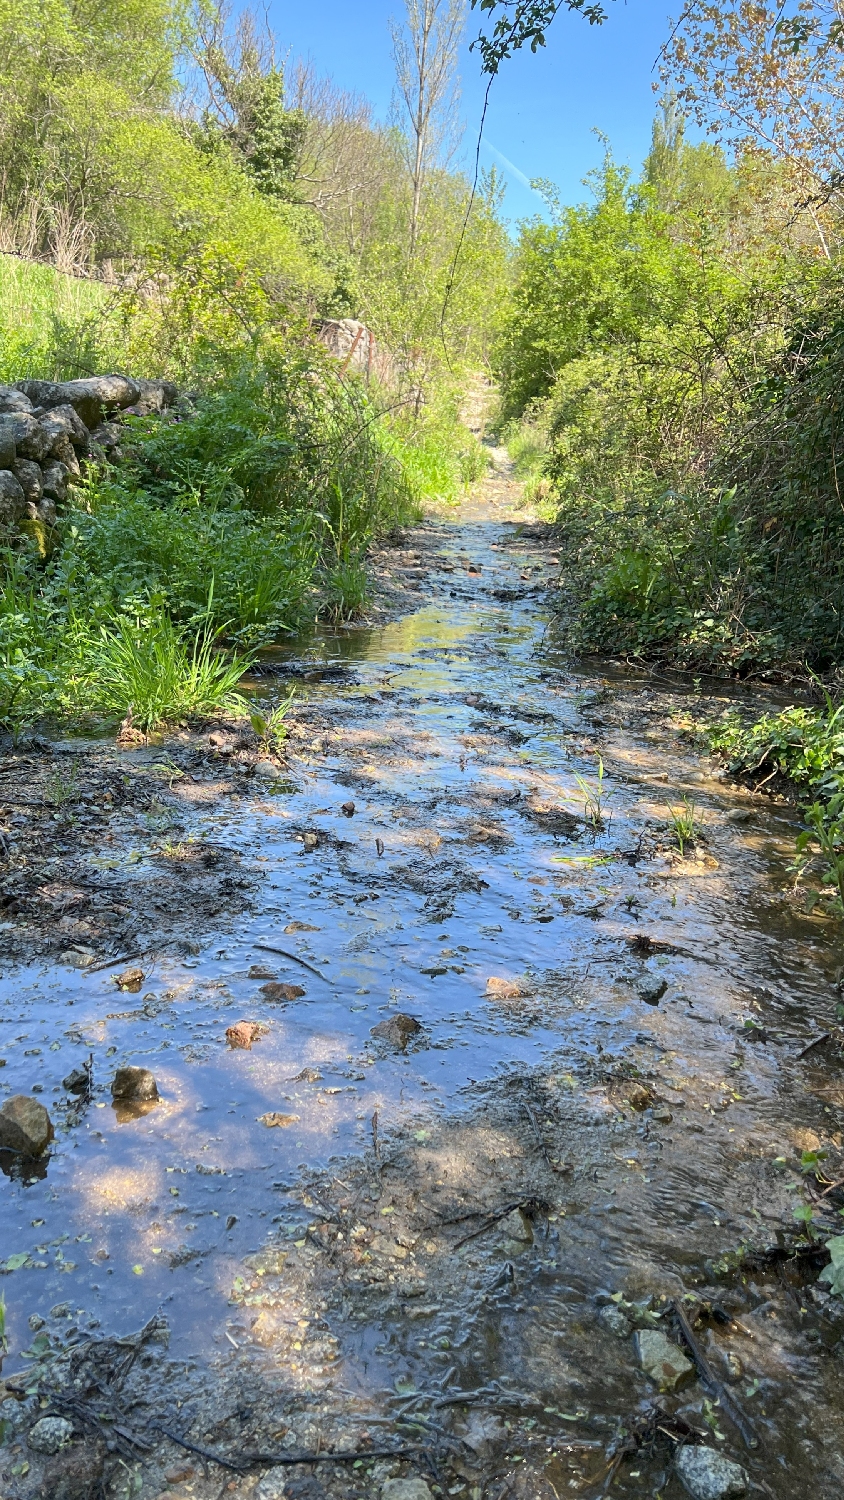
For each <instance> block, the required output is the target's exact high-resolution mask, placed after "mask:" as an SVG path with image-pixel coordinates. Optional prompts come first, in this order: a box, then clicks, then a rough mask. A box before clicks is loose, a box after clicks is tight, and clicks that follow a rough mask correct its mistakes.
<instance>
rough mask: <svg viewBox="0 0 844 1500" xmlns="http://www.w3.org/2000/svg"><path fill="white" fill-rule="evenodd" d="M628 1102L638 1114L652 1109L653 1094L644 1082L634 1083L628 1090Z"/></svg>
mask: <svg viewBox="0 0 844 1500" xmlns="http://www.w3.org/2000/svg"><path fill="white" fill-rule="evenodd" d="M627 1103H628V1104H629V1105H630V1106H631V1108H632V1109H635V1110H636V1111H637V1113H638V1114H641V1113H642V1111H643V1110H646V1109H650V1107H651V1105H652V1103H653V1094H652V1093H651V1091H650V1089H649V1088H646V1086H645V1084H643V1083H632V1084H631V1085H630V1087H629V1089H628V1090H627Z"/></svg>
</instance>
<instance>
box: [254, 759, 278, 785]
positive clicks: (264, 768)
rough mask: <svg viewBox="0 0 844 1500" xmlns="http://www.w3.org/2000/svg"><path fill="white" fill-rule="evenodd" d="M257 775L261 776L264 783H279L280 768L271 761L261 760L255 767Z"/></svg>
mask: <svg viewBox="0 0 844 1500" xmlns="http://www.w3.org/2000/svg"><path fill="white" fill-rule="evenodd" d="M255 775H256V776H260V778H261V780H262V781H277V780H278V766H276V765H274V764H273V762H272V761H271V760H259V761H258V762H257V764H256V766H255Z"/></svg>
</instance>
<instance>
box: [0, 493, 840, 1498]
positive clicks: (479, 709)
mask: <svg viewBox="0 0 844 1500" xmlns="http://www.w3.org/2000/svg"><path fill="white" fill-rule="evenodd" d="M517 503H518V495H517V493H516V491H515V487H514V486H513V485H512V483H511V482H510V480H509V478H508V475H507V473H506V470H505V468H504V467H503V465H499V468H498V471H497V473H494V474H493V476H492V480H491V481H490V483H489V484H488V485H487V486H486V488H485V490H484V492H483V493H482V494H480V495H479V497H478V498H477V500H476V502H475V503H474V504H472V505H468V506H467V507H465V509H464V511H463V513H462V514H461V515H460V516H457V517H454V518H446V519H432V520H430V521H429V522H428V523H427V524H426V525H425V526H423V527H421V528H420V529H419V530H418V531H417V532H414V533H412V534H410V535H408V536H407V537H406V538H405V539H404V541H403V543H402V546H401V547H398V548H394V549H389V550H385V551H384V552H383V553H381V554H379V555H378V557H377V558H376V559H375V567H376V569H377V570H378V572H379V573H380V575H381V576H380V588H381V593H382V598H383V599H386V600H388V601H389V609H390V612H391V614H392V616H393V617H392V618H386V619H385V620H384V621H383V622H382V623H380V624H378V623H375V624H373V625H372V626H371V627H369V628H359V629H356V630H354V631H350V632H347V633H344V634H342V635H337V636H330V635H326V636H321V637H319V638H313V639H309V640H303V641H301V642H297V643H294V644H293V645H292V646H291V647H290V648H289V649H288V650H286V651H285V652H283V653H278V654H277V655H275V656H270V657H268V658H267V659H266V660H265V661H264V662H263V664H262V667H261V673H262V675H261V676H259V677H256V679H255V683H254V687H255V691H256V692H258V693H259V694H260V693H271V692H281V691H282V690H285V688H286V685H287V684H289V683H295V684H296V686H297V698H296V706H295V708H294V711H293V715H292V718H291V736H290V739H289V742H288V745H287V749H286V752H285V755H284V757H283V758H282V757H279V756H275V757H273V756H268V755H266V754H265V753H264V751H263V750H262V748H261V746H260V744H259V743H258V742H257V741H255V740H254V738H253V739H251V738H250V737H249V736H248V735H245V736H244V735H243V734H242V733H241V731H240V730H236V729H232V728H230V727H229V726H227V725H225V724H224V723H221V724H219V725H212V726H205V727H204V728H203V729H202V730H201V731H200V730H199V729H195V730H185V731H184V732H183V733H181V734H180V735H174V736H171V737H170V738H169V739H167V740H166V742H162V743H159V744H140V743H135V744H133V745H125V746H119V745H115V744H113V743H111V742H85V741H62V742H50V741H47V740H45V741H44V742H41V743H34V744H32V745H30V746H29V747H27V748H26V749H21V750H20V751H19V752H17V753H15V754H13V753H9V755H7V756H6V757H5V759H4V762H3V764H2V766H0V773H1V774H0V807H2V810H3V823H2V827H3V836H4V840H5V854H6V862H5V864H4V874H3V881H4V884H3V889H4V893H5V894H4V895H3V897H2V899H3V901H4V902H5V907H4V920H3V922H2V925H0V943H2V951H3V953H4V955H5V957H4V960H3V973H2V979H1V980H0V1027H2V1030H0V1057H1V1058H2V1060H3V1067H2V1069H0V1101H8V1100H9V1099H11V1098H12V1097H14V1096H17V1095H25V1096H26V1097H28V1098H30V1099H33V1098H34V1099H35V1100H36V1101H38V1102H40V1103H42V1104H43V1105H44V1107H45V1108H46V1109H47V1111H48V1113H49V1115H50V1118H51V1121H52V1124H53V1128H54V1131H55V1136H54V1139H53V1140H52V1141H51V1142H49V1144H48V1145H47V1147H46V1149H45V1150H44V1151H43V1152H42V1153H41V1154H40V1155H39V1156H38V1157H35V1158H31V1157H30V1158H27V1157H24V1156H22V1155H20V1154H16V1153H15V1152H13V1151H12V1152H7V1153H5V1154H1V1153H0V1167H2V1170H3V1176H2V1177H0V1195H2V1211H0V1226H2V1227H0V1261H1V1262H2V1264H0V1271H2V1272H4V1273H5V1274H4V1275H3V1276H2V1278H0V1291H2V1293H3V1295H4V1299H5V1337H6V1340H7V1343H8V1353H7V1354H6V1357H5V1360H4V1363H3V1372H2V1373H3V1379H4V1380H5V1383H6V1384H5V1391H4V1390H2V1389H0V1433H2V1445H0V1495H2V1496H3V1500H31V1497H35V1496H41V1495H44V1496H50V1497H57V1500H79V1497H83V1496H88V1497H92V1496H100V1495H103V1494H105V1495H109V1496H126V1497H128V1496H134V1495H138V1496H141V1497H145V1500H151V1497H154V1496H158V1495H159V1494H168V1495H172V1496H174V1497H184V1500H187V1497H197V1500H210V1497H212V1496H213V1497H222V1496H223V1495H226V1494H233V1495H253V1496H255V1497H256V1500H273V1497H278V1496H281V1495H282V1494H283V1495H285V1496H288V1497H298V1496H301V1497H306V1496H307V1497H310V1496H313V1497H317V1496H336V1497H338V1500H352V1497H359V1496H360V1497H367V1500H368V1497H373V1500H429V1497H430V1496H432V1495H435V1496H439V1495H461V1496H465V1497H466V1500H504V1497H505V1496H514V1497H524V1500H552V1497H555V1496H556V1497H559V1496H561V1495H563V1494H581V1495H583V1496H584V1497H587V1500H597V1497H598V1496H600V1495H603V1494H610V1493H611V1494H613V1495H616V1494H617V1495H629V1496H636V1497H643V1496H654V1497H656V1496H660V1497H663V1500H679V1497H680V1496H682V1495H683V1494H691V1495H693V1496H698V1497H700V1500H712V1497H715V1500H717V1497H719V1496H731V1495H739V1494H743V1493H747V1494H753V1493H764V1494H767V1495H770V1496H774V1497H776V1500H792V1497H794V1496H795V1495H803V1494H806V1495H809V1494H811V1495H812V1496H817V1497H823V1500H826V1497H829V1500H832V1497H833V1496H836V1497H837V1495H838V1494H839V1492H840V1489H841V1485H842V1480H844V1470H843V1469H842V1459H841V1456H840V1454H841V1400H840V1368H841V1357H842V1350H844V1345H842V1342H841V1339H842V1333H844V1303H842V1301H841V1299H840V1297H839V1296H837V1295H836V1294H835V1293H834V1292H833V1291H832V1290H831V1285H830V1281H831V1278H832V1275H834V1269H835V1268H834V1266H833V1267H832V1268H831V1272H830V1271H827V1269H826V1268H827V1267H828V1266H829V1262H830V1252H829V1251H828V1250H827V1249H826V1248H825V1241H826V1240H827V1239H828V1238H829V1237H835V1236H836V1235H837V1232H838V1226H839V1225H840V1224H841V1218H840V1212H839V1210H840V1209H841V1208H842V1207H844V1189H842V1188H841V1186H839V1185H838V1179H839V1178H844V1165H842V1164H844V1138H843V1137H842V1124H843V1123H844V1121H843V1119H842V1113H843V1112H844V1072H842V1066H843V1062H842V1055H841V1051H840V1048H839V1046H838V1043H837V1040H836V1037H837V1033H836V1032H835V1027H834V1015H835V1004H836V1001H837V999H838V993H837V990H836V988H835V985H836V982H837V978H838V967H839V964H840V937H839V933H838V929H837V928H836V927H835V925H834V924H832V923H830V922H829V921H827V920H826V919H824V918H821V917H808V916H805V915H802V914H798V913H796V912H795V911H794V909H793V907H792V905H791V904H790V902H789V900H788V889H789V883H790V875H789V872H788V865H789V862H790V858H791V850H792V847H793V834H794V817H793V813H792V811H791V810H790V809H789V808H788V807H787V806H785V805H783V804H779V803H777V802H776V801H773V800H771V799H767V800H766V799H765V798H764V797H763V796H754V795H752V794H751V793H749V792H748V791H746V790H745V789H743V788H741V787H736V786H733V785H731V784H730V783H729V781H728V780H727V779H725V777H724V775H723V773H722V772H721V770H720V769H719V768H718V767H717V766H716V765H714V764H713V763H710V762H709V761H706V760H703V759H702V758H701V757H700V754H699V753H698V751H697V750H696V749H695V747H694V740H693V731H694V727H695V721H696V719H697V717H699V716H700V715H701V714H702V713H703V712H710V713H711V712H713V711H714V710H715V709H717V702H715V701H714V700H715V699H716V698H717V695H718V692H719V691H720V690H716V689H714V688H713V691H712V694H711V695H710V696H709V698H707V696H706V694H705V693H704V694H703V695H700V696H695V695H693V694H685V693H684V692H683V691H682V690H681V689H680V688H679V687H677V686H676V685H675V684H672V683H669V682H662V681H655V680H652V679H647V678H645V677H643V676H637V675H635V674H632V673H630V672H627V671H624V670H622V669H621V668H619V667H617V666H613V665H612V664H607V665H605V666H604V667H603V668H597V667H596V668H594V669H590V670H583V669H576V668H575V667H574V666H573V664H572V662H571V661H570V659H569V656H568V654H567V650H566V640H565V633H564V631H563V630H562V629H561V628H559V627H555V626H554V624H553V620H552V616H551V614H550V612H549V610H548V608H547V602H546V601H547V590H548V586H549V584H551V583H552V582H553V579H554V577H555V574H556V563H555V558H554V554H553V552H552V550H551V547H550V544H549V542H548V540H547V538H544V537H543V536H542V535H541V533H540V532H539V531H537V530H536V529H535V528H532V527H531V526H530V525H526V524H525V523H524V521H523V520H521V519H520V513H519V511H518V509H517V508H514V507H516V506H517ZM684 797H685V798H686V799H688V802H689V803H691V802H693V803H694V806H695V817H696V821H697V825H698V826H697V836H696V837H695V838H694V839H693V840H692V842H691V843H690V844H689V845H687V846H686V848H685V850H684V852H683V853H681V852H680V849H679V848H678V845H677V840H676V837H675V835H674V832H673V830H672V815H671V809H672V808H675V809H676V808H677V807H678V806H679V805H681V803H682V799H683V798H684ZM126 1068H136V1069H143V1070H146V1071H147V1072H148V1073H151V1074H152V1076H153V1078H154V1080H155V1092H156V1094H157V1097H153V1096H152V1095H150V1094H148V1096H147V1097H146V1098H143V1099H139V1098H134V1099H133V1098H131V1097H127V1096H126V1094H125V1092H124V1093H121V1088H122V1085H118V1088H117V1090H116V1091H115V1089H114V1084H115V1079H116V1076H117V1075H118V1072H119V1070H122V1069H126ZM795 1209H797V1210H798V1213H797V1214H796V1215H795ZM821 1276H825V1277H826V1279H825V1280H819V1277H821ZM3 1398H4V1399H3Z"/></svg>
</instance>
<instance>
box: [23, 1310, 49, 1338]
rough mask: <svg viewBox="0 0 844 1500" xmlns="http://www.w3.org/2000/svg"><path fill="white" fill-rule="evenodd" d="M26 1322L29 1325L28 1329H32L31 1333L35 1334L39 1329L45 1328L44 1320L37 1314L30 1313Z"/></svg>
mask: <svg viewBox="0 0 844 1500" xmlns="http://www.w3.org/2000/svg"><path fill="white" fill-rule="evenodd" d="M26 1321H27V1323H28V1324H29V1327H30V1328H31V1329H32V1332H33V1333H37V1332H38V1330H39V1328H45V1327H46V1324H45V1322H44V1319H43V1318H41V1317H39V1316H38V1313H30V1315H29V1317H28V1318H27V1320H26Z"/></svg>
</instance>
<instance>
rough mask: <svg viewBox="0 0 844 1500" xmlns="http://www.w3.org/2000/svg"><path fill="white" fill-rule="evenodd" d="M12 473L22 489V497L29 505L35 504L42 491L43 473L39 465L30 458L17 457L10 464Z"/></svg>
mask: <svg viewBox="0 0 844 1500" xmlns="http://www.w3.org/2000/svg"><path fill="white" fill-rule="evenodd" d="M12 473H13V474H14V476H15V478H16V480H17V481H18V484H19V485H20V487H21V489H22V490H23V498H24V500H26V501H27V503H28V504H29V505H37V504H38V502H39V500H40V499H41V496H42V495H43V493H44V475H43V474H42V473H41V465H40V464H37V463H35V462H34V461H33V460H32V459H31V458H19V459H17V460H16V461H15V463H13V464H12Z"/></svg>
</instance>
